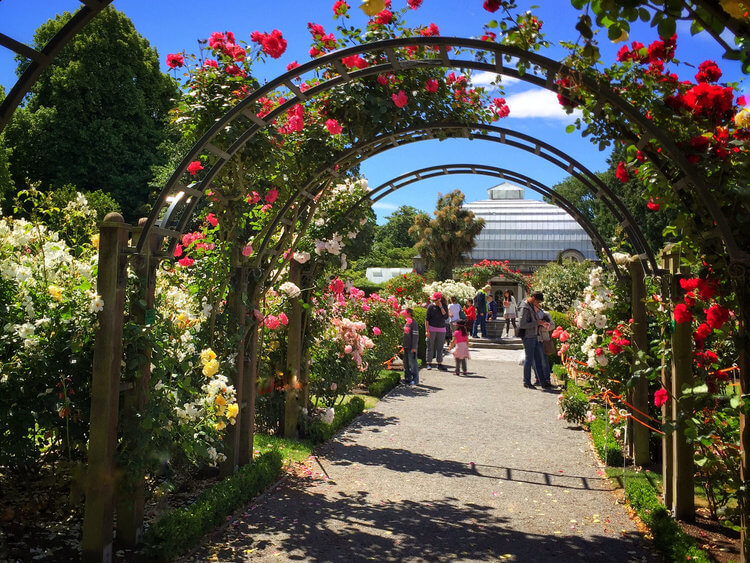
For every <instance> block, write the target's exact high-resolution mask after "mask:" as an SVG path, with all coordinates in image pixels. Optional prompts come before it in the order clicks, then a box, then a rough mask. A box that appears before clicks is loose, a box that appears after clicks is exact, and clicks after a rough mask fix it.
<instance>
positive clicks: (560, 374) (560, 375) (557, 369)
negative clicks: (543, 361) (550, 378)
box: [552, 364, 568, 382]
mask: <svg viewBox="0 0 750 563" xmlns="http://www.w3.org/2000/svg"><path fill="white" fill-rule="evenodd" d="M552 373H554V374H555V377H556V378H557V380H558V381H560V382H562V381H565V380H566V379H568V369H567V368H566V367H565V366H564V365H562V364H555V365H553V366H552Z"/></svg>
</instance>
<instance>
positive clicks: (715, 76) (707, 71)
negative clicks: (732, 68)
mask: <svg viewBox="0 0 750 563" xmlns="http://www.w3.org/2000/svg"><path fill="white" fill-rule="evenodd" d="M719 78H721V69H720V68H719V66H718V65H717V64H716V63H715V62H714V61H703V62H702V63H701V64H700V65H698V73H697V74H696V75H695V80H696V82H717V81H718V80H719Z"/></svg>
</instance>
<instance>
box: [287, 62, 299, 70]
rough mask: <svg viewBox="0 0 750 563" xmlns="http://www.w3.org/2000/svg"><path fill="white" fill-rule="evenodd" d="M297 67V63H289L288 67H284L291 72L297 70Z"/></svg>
mask: <svg viewBox="0 0 750 563" xmlns="http://www.w3.org/2000/svg"><path fill="white" fill-rule="evenodd" d="M298 66H299V63H298V62H297V61H292V62H291V63H289V64H288V65H286V69H287V70H292V69H295V68H297V67H298Z"/></svg>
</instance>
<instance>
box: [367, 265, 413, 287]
mask: <svg viewBox="0 0 750 563" xmlns="http://www.w3.org/2000/svg"><path fill="white" fill-rule="evenodd" d="M413 271H414V270H413V269H412V268H367V270H365V277H366V278H367V279H368V280H370V281H371V282H373V283H382V282H387V281H388V280H391V279H393V278H395V277H397V276H400V275H402V274H410V273H412V272H413Z"/></svg>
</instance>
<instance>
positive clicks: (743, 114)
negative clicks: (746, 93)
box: [734, 108, 750, 129]
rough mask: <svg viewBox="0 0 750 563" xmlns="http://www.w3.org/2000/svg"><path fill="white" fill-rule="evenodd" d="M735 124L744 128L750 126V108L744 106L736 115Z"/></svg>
mask: <svg viewBox="0 0 750 563" xmlns="http://www.w3.org/2000/svg"><path fill="white" fill-rule="evenodd" d="M734 124H735V125H736V126H737V127H741V128H743V129H747V128H750V108H742V109H741V110H740V111H738V112H737V115H735V116H734Z"/></svg>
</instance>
